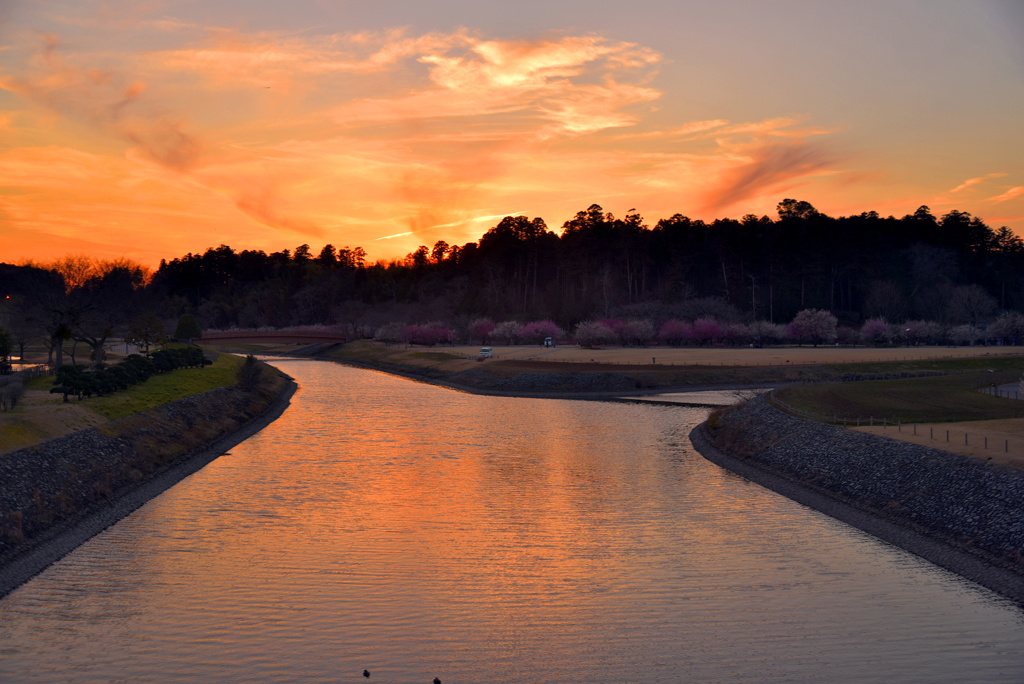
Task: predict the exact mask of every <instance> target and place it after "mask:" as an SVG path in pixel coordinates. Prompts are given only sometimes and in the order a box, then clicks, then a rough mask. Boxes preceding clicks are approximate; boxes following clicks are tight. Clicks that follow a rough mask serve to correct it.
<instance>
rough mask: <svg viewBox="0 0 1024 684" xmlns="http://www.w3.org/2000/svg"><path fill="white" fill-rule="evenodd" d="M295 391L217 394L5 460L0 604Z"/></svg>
mask: <svg viewBox="0 0 1024 684" xmlns="http://www.w3.org/2000/svg"><path fill="white" fill-rule="evenodd" d="M294 388H295V385H294V383H293V382H292V381H291V380H290V379H289V378H288V377H287V376H285V375H283V374H282V373H280V372H279V371H277V370H276V369H273V368H269V367H265V368H264V371H263V373H262V377H261V378H260V380H259V383H258V385H257V386H256V387H250V388H248V389H247V388H245V387H242V386H240V385H232V386H229V387H216V388H214V389H211V390H209V391H206V392H202V393H199V394H193V395H191V396H187V397H185V398H183V399H179V400H177V401H173V402H170V403H165V404H163V405H161V406H158V407H156V408H153V409H149V410H147V411H144V412H142V413H134V414H132V415H129V416H126V417H123V418H119V419H117V420H114V421H110V422H107V423H104V424H103V425H100V426H98V427H94V428H90V429H85V430H79V431H76V432H72V433H70V434H67V435H64V436H62V437H58V438H56V439H52V440H48V441H45V442H42V443H40V444H36V445H33V446H32V447H30V448H26V449H20V450H18V451H13V452H11V453H8V454H6V455H4V456H3V457H2V458H0V596H3V594H4V593H6V592H7V591H10V590H11V589H13V588H14V587H16V586H18V585H19V584H20V583H22V582H24V581H26V580H27V579H28V578H29V577H31V576H32V575H33V574H35V573H37V572H39V571H40V570H42V569H43V568H45V567H46V566H47V565H48V564H49V563H51V562H53V561H54V560H56V559H58V558H60V557H61V556H62V555H63V554H65V553H67V552H68V551H70V550H71V549H73V548H74V547H75V546H77V545H78V544H80V543H82V542H83V541H85V540H86V539H88V538H89V537H91V536H92V535H94V534H96V533H97V532H99V531H101V530H103V529H104V528H106V527H107V526H108V525H110V524H112V523H114V522H116V521H117V520H118V519H120V518H122V517H124V516H125V515H127V514H128V513H130V512H131V511H132V510H134V509H135V508H137V507H138V506H141V505H142V504H144V503H145V502H146V501H148V500H149V499H151V498H152V497H154V496H156V495H157V494H159V493H160V492H162V491H164V490H165V489H166V488H167V487H170V486H172V485H173V484H174V483H176V482H178V481H179V480H181V479H182V478H183V477H186V476H187V475H189V474H191V473H193V472H195V471H197V470H198V469H199V468H202V467H203V466H204V465H206V464H207V463H209V462H210V461H212V460H213V459H215V458H217V457H218V456H220V455H221V454H223V453H224V452H225V451H227V450H228V449H230V448H231V447H232V446H234V445H235V444H238V443H239V442H241V441H242V440H244V439H246V438H248V437H249V436H251V435H253V434H255V433H256V432H258V431H259V430H260V429H262V428H263V427H264V426H266V425H267V424H268V423H269V422H270V421H272V420H273V419H274V418H276V417H277V416H278V415H280V413H281V412H282V411H284V409H285V407H286V406H287V405H288V400H289V398H290V396H291V393H292V392H293V391H294Z"/></svg>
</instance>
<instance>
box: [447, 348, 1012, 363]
mask: <svg viewBox="0 0 1024 684" xmlns="http://www.w3.org/2000/svg"><path fill="white" fill-rule="evenodd" d="M492 349H493V350H494V357H493V358H494V359H496V360H513V359H515V360H534V361H555V362H562V363H566V362H569V363H590V362H597V363H616V364H628V365H638V364H642V365H648V364H651V363H655V364H657V365H676V366H687V365H694V364H699V365H702V366H703V365H712V366H780V365H785V364H787V363H788V364H796V365H801V364H815V363H864V362H871V361H912V360H917V359H954V358H957V359H958V358H976V357H984V356H1012V355H1018V356H1019V355H1022V354H1024V349H1022V348H1021V347H899V348H875V347H853V348H850V347H769V348H765V349H751V348H749V347H733V348H717V347H716V348H689V347H687V348H678V349H677V348H674V347H648V348H646V349H645V348H638V347H610V348H607V349H584V348H582V347H575V346H564V347H556V348H554V349H545V348H544V347H535V346H530V347H526V346H495V347H492ZM435 350H436V351H441V352H450V353H455V354H463V355H465V356H467V357H470V358H476V357H477V356H478V355H479V353H480V347H478V346H467V345H463V346H457V347H435Z"/></svg>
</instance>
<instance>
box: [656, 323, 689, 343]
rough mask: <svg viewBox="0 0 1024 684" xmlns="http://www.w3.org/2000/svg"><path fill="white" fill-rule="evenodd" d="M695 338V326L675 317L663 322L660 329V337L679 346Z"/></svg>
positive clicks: (663, 340)
mask: <svg viewBox="0 0 1024 684" xmlns="http://www.w3.org/2000/svg"><path fill="white" fill-rule="evenodd" d="M692 338H693V326H691V325H690V324H689V323H687V322H685V321H679V320H676V319H675V318H673V319H670V320H667V321H665V322H664V323H662V324H661V329H660V330H659V331H658V339H659V340H661V341H662V342H664V343H665V344H669V345H672V346H673V347H678V346H680V345H682V344H686V343H687V342H689V341H690V340H691V339H692Z"/></svg>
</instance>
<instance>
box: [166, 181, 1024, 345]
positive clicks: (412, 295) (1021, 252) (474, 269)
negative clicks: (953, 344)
mask: <svg viewBox="0 0 1024 684" xmlns="http://www.w3.org/2000/svg"><path fill="white" fill-rule="evenodd" d="M147 289H148V292H149V295H150V296H151V297H154V298H155V299H156V300H159V301H170V302H175V304H174V306H175V307H176V308H177V309H179V310H180V309H183V308H185V307H187V306H190V307H191V308H192V310H193V311H195V312H196V313H197V314H198V316H199V318H200V320H201V321H202V322H203V324H204V325H205V326H208V327H227V326H233V325H238V326H243V327H259V326H265V325H270V326H284V325H304V324H321V323H322V324H328V323H341V324H345V323H354V322H355V321H356V320H357V319H359V320H362V319H365V318H366V317H367V316H368V315H369V314H368V312H370V311H372V312H374V313H373V315H371V316H370V317H371V318H373V319H375V321H372V322H377V323H379V322H382V321H383V320H387V319H388V318H395V319H399V320H407V321H412V320H448V321H453V320H456V319H458V318H464V317H472V316H489V317H492V318H494V319H495V320H499V319H509V318H518V319H522V320H536V319H541V318H547V319H552V320H555V321H558V322H560V323H561V324H563V325H573V324H575V323H576V322H578V321H581V320H585V319H588V318H594V317H602V316H614V315H620V316H622V315H626V316H645V317H649V318H652V319H659V318H661V319H665V318H669V317H673V316H676V317H682V318H691V319H692V318H694V317H696V316H700V315H704V314H712V315H714V316H716V317H717V318H718V319H719V320H728V319H730V318H732V319H735V320H743V319H746V320H771V321H788V320H790V319H792V318H793V316H794V315H795V314H796V313H797V312H798V311H800V310H803V309H807V308H818V309H827V310H830V311H832V312H833V313H834V314H836V316H837V317H838V318H839V320H840V322H842V323H847V324H850V325H856V324H857V323H859V322H861V321H863V320H865V319H867V318H874V317H880V318H884V319H886V320H888V321H902V320H905V319H908V318H919V319H925V320H931V321H940V322H947V323H950V324H952V323H962V322H970V323H976V322H977V320H980V319H981V318H984V317H986V316H992V315H994V314H995V312H996V309H997V308H1000V309H1016V310H1022V309H1024V244H1022V241H1021V239H1020V238H1018V237H1016V236H1015V235H1014V234H1013V233H1012V232H1011V231H1010V230H1009V229H1007V228H1005V227H1004V228H1000V229H998V230H993V229H991V228H989V227H988V226H987V225H985V223H984V222H983V221H982V220H980V219H979V218H977V217H972V216H971V215H970V214H968V213H964V212H959V211H951V212H949V213H948V214H945V215H943V216H941V217H936V216H934V215H933V214H932V213H931V211H930V210H929V209H928V207H921V208H920V209H918V210H917V211H916V212H914V213H913V214H910V215H907V216H904V217H903V218H894V217H888V218H883V217H880V216H879V215H878V214H877V213H875V212H867V213H864V214H860V215H858V216H847V217H840V218H833V217H830V216H826V215H825V214H822V213H820V212H818V211H816V210H815V209H814V207H813V206H811V205H810V204H808V203H807V202H801V201H796V200H791V199H786V200H783V201H782V202H781V203H780V204H779V206H778V218H777V219H775V220H772V219H771V218H769V217H767V216H762V217H757V216H753V215H747V216H744V217H743V218H742V219H740V220H734V219H719V220H716V221H714V222H713V223H704V222H702V221H695V220H691V219H689V218H687V217H686V216H682V215H680V214H676V215H674V216H672V217H670V218H667V219H662V220H660V221H658V222H657V224H655V225H654V226H653V227H651V226H648V225H645V223H644V220H643V219H642V218H641V217H640V216H639V215H637V214H636V213H629V214H627V215H626V216H625V217H624V218H616V217H614V216H612V215H611V214H610V213H606V212H604V211H603V210H602V208H601V207H600V206H597V205H593V206H591V207H589V208H588V209H587V210H586V211H581V212H579V213H578V214H577V215H576V216H575V217H574V218H573V219H572V220H570V221H567V222H566V223H565V224H564V225H563V226H562V231H561V235H558V234H556V233H555V232H552V231H551V230H549V229H548V227H547V226H546V225H545V223H544V221H543V220H542V219H540V218H534V219H528V218H526V217H523V216H510V217H506V218H504V219H502V220H501V222H500V223H498V225H496V226H495V227H493V228H491V229H490V230H489V231H488V232H487V233H486V234H485V235H484V236H483V237H482V238H481V239H480V240H479V242H475V243H468V244H465V245H462V246H457V245H453V246H449V245H448V244H446V243H444V242H438V243H436V244H435V245H433V246H432V247H427V246H423V247H420V248H419V249H418V250H417V251H415V252H413V253H412V254H410V255H408V256H407V257H406V258H405V259H403V260H399V261H395V262H391V263H376V264H372V265H367V264H366V263H365V253H364V251H363V250H362V249H360V248H358V247H356V248H353V249H348V248H345V249H342V250H337V249H335V248H334V247H333V246H331V245H327V246H325V247H324V248H323V249H322V250H321V251H319V252H318V253H316V252H313V251H310V248H309V246H308V245H302V246H301V247H298V248H297V249H295V251H294V252H290V251H289V250H284V251H282V252H277V253H273V254H265V253H264V252H262V251H242V252H235V251H234V250H233V249H231V248H230V247H228V246H224V245H222V246H220V247H218V248H211V249H209V250H207V251H206V253H204V254H189V255H186V256H184V257H181V258H177V259H173V260H172V261H170V262H162V263H161V265H160V268H159V269H158V271H157V272H156V274H155V275H154V277H153V279H152V282H151V283H150V285H149V287H148V288H147ZM986 293H987V296H985V295H986ZM168 298H170V299H168ZM964 300H967V301H964ZM954 301H956V302H957V307H956V310H955V311H954V310H953V306H952V305H953V303H954ZM965 307H966V308H967V309H968V310H969V311H968V313H966V314H965V313H964V308H965ZM690 309H693V310H692V311H691V310H690ZM166 313H171V312H166ZM965 316H966V317H968V318H970V319H972V320H970V321H966V320H964V321H961V320H951V319H952V318H964V317H965ZM372 322H371V323H372Z"/></svg>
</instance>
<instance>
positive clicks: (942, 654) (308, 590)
mask: <svg viewBox="0 0 1024 684" xmlns="http://www.w3.org/2000/svg"><path fill="white" fill-rule="evenodd" d="M277 364H278V365H279V366H280V367H281V368H283V369H284V370H285V371H286V372H288V373H290V374H292V375H294V376H295V377H296V378H297V379H298V381H299V384H300V389H299V392H298V393H297V394H296V396H295V398H294V399H293V405H292V406H291V408H289V410H288V411H287V412H286V413H285V415H284V416H283V417H282V418H281V419H280V420H278V421H277V422H276V423H274V424H273V425H271V426H270V427H269V428H267V429H266V430H264V431H263V432H262V433H260V434H259V435H257V436H256V437H254V438H252V439H250V440H249V441H247V442H245V443H243V444H241V445H239V446H238V447H236V448H235V449H233V450H232V452H231V453H230V454H229V455H227V456H224V457H222V458H220V459H218V460H217V461H215V462H214V463H212V464H211V465H209V466H208V467H207V468H205V469H204V470H202V471H201V472H199V473H197V474H196V475H194V476H192V477H190V478H188V479H187V480H185V481H183V482H182V483H181V484H180V485H178V486H177V487H175V488H173V489H171V490H169V491H168V492H166V493H165V494H164V495H163V496H161V497H159V498H157V499H155V500H154V501H152V502H151V503H150V504H149V505H147V506H145V507H144V508H142V509H140V510H139V511H137V512H136V513H135V514H133V515H132V516H130V517H129V518H127V519H125V520H124V521H122V522H121V523H119V524H118V525H116V526H114V527H112V528H111V529H109V530H107V531H106V532H104V533H103V534H101V535H99V536H98V537H96V538H95V539H93V540H92V541H90V542H89V543H87V544H86V545H84V546H83V547H81V548H79V549H78V550H77V551H76V552H74V553H73V554H71V555H70V556H68V557H67V558H65V559H64V560H63V561H61V562H60V563H58V564H56V565H55V566H53V567H51V568H50V569H49V570H47V571H46V572H45V573H43V574H42V575H40V576H39V577H37V578H36V579H35V580H33V581H32V582H30V583H29V584H28V585H26V586H24V587H22V588H21V589H19V590H18V591H16V592H14V593H13V594H11V595H10V596H8V597H7V598H6V599H4V600H3V601H0V675H2V677H0V678H9V679H18V680H33V679H36V680H52V679H68V678H75V679H77V678H85V679H111V678H113V679H141V680H160V681H166V680H174V679H197V678H199V679H261V680H262V679H266V680H278V681H292V680H299V679H321V680H324V679H326V680H332V681H357V680H359V681H361V680H362V677H361V675H360V673H361V672H362V670H363V669H364V668H367V669H369V670H370V671H371V672H372V673H373V679H372V680H371V681H393V682H396V681H401V682H406V681H423V682H428V681H430V680H431V679H432V678H433V677H435V676H438V677H440V678H441V679H442V681H444V682H445V683H446V684H449V683H450V682H519V681H530V682H566V681H588V682H589V681H616V682H621V681H657V680H659V679H660V680H661V681H680V680H693V681H722V680H730V681H733V680H736V681H743V680H747V681H773V680H774V681H781V680H795V681H815V680H819V681H820V680H821V678H822V677H823V676H824V674H826V673H827V678H828V679H829V680H830V681H851V682H852V681H863V680H865V679H876V680H878V679H882V680H885V679H892V680H900V681H915V680H916V681H964V680H967V679H972V680H985V681H1015V680H1016V679H1017V677H1016V676H1014V675H1016V674H1019V673H1020V672H1022V671H1024V647H1022V644H1024V639H1022V638H1021V637H1022V636H1024V624H1022V620H1021V613H1020V611H1019V610H1018V609H1015V608H1013V607H1012V606H1010V605H1009V604H1007V603H1006V602H1004V601H1001V600H1000V599H998V598H996V597H994V596H993V595H991V594H989V593H987V592H985V591H983V590H981V589H979V588H976V587H975V586H974V585H971V584H969V583H967V582H964V581H962V580H959V579H958V578H955V577H953V576H951V575H949V574H948V573H945V572H943V571H940V570H938V569H936V568H934V567H933V566H931V565H929V564H927V563H925V562H923V561H920V560H919V559H917V558H916V557H913V556H910V555H908V554H905V553H903V552H900V551H897V550H895V549H892V548H891V547H888V546H886V545H884V544H881V543H879V542H877V541H875V540H874V539H872V538H870V537H867V536H866V535H863V534H862V533H860V532H857V531H855V530H851V529H850V528H848V527H846V526H844V525H842V524H840V523H838V522H835V521H833V520H831V519H829V518H826V517H823V516H821V515H818V514H817V513H814V512H812V511H809V510H807V509H805V508H803V507H801V506H798V505H796V504H794V503H792V502H790V501H788V500H786V499H784V498H782V497H779V496H777V495H775V494H773V493H771V492H767V491H765V490H763V489H761V488H760V487H757V486H756V485H753V484H751V483H749V482H746V481H745V480H743V479H741V478H738V477H736V476H733V475H731V474H729V473H726V472H724V471H722V470H720V469H719V468H717V467H716V466H713V465H711V464H709V463H708V462H706V461H704V460H703V459H702V458H700V456H699V455H697V454H696V452H695V451H694V450H693V447H692V446H691V445H690V443H689V441H688V439H687V435H688V433H689V431H690V429H691V428H692V427H693V426H694V425H696V424H697V423H698V422H700V421H701V420H703V417H704V415H705V411H703V410H699V409H692V408H684V407H679V408H676V407H663V406H641V405H630V404H608V403H597V402H582V401H557V400H530V399H515V398H501V397H480V396H473V395H468V394H461V393H457V392H452V391H449V390H444V389H440V388H437V387H432V386H428V385H423V384H418V383H414V382H410V381H407V380H403V379H398V378H394V377H390V376H386V375H383V374H379V373H372V372H367V371H361V370H354V369H350V368H345V367H342V366H338V365H333V364H329V363H323V362H315V361H281V362H277ZM953 625H955V628H954V627H951V626H953Z"/></svg>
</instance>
